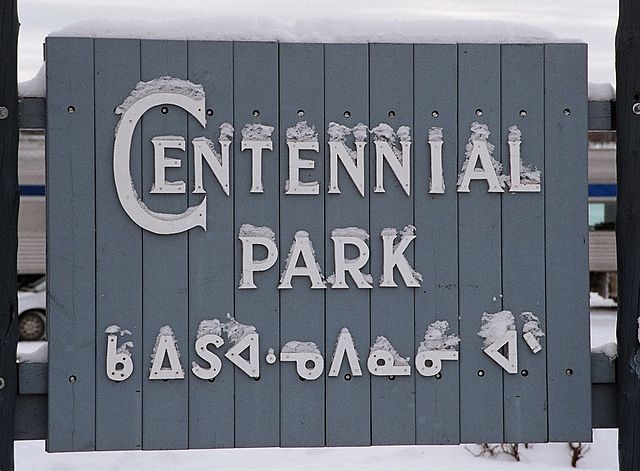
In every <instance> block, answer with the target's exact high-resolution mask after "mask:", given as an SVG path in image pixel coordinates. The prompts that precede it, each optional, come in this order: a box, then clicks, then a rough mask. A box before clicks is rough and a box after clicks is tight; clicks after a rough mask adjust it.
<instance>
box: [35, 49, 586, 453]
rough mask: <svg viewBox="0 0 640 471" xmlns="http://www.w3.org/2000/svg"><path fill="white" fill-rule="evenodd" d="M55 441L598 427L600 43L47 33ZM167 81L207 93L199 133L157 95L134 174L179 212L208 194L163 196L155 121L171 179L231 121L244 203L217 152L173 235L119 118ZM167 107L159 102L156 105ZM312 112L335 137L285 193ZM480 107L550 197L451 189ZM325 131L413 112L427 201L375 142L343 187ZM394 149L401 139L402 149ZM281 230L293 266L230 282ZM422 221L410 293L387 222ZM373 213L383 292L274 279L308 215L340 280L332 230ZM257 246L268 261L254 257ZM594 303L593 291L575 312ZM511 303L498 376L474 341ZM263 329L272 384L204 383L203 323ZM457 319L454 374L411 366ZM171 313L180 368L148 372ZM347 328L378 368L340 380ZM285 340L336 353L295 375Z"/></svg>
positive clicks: (311, 437) (242, 380) (471, 436)
mask: <svg viewBox="0 0 640 471" xmlns="http://www.w3.org/2000/svg"><path fill="white" fill-rule="evenodd" d="M47 53H48V58H49V60H48V97H47V113H48V114H47V116H48V136H47V138H48V141H47V151H48V154H47V164H48V171H47V178H48V181H47V185H48V194H47V198H48V230H49V234H48V241H49V248H48V249H49V267H48V273H49V300H48V307H49V329H50V331H49V340H50V351H49V355H50V368H49V423H48V427H49V431H48V449H49V450H50V451H66V450H69V451H71V450H93V449H98V450H114V449H142V448H144V449H171V448H216V447H234V446H235V447H251V446H353V445H370V444H416V443H417V444H434V443H460V442H481V441H493V442H500V441H509V442H544V441H568V440H572V441H585V440H587V439H588V438H589V437H590V433H591V423H590V421H589V417H591V415H590V414H591V401H590V386H589V383H590V381H589V371H590V363H589V342H588V318H587V317H585V316H584V315H583V313H584V312H586V304H585V303H586V299H587V297H586V292H587V283H586V281H587V280H586V278H585V277H586V261H587V246H586V241H587V239H586V230H587V222H586V201H587V199H586V188H587V179H586V148H585V144H584V143H585V142H586V126H587V121H586V118H587V106H586V105H587V101H586V72H585V64H586V59H585V58H586V47H585V46H584V45H576V44H553V45H545V44H540V45H478V44H460V45H455V44H453V45H411V44H386V45H381V44H370V45H367V44H358V45H348V44H343V45H336V44H332V45H323V44H277V43H251V42H238V43H230V42H227V43H224V42H201V41H198V42H189V41H138V40H106V39H96V40H92V39H71V38H49V39H48V40H47ZM163 75H171V76H173V77H176V78H180V79H184V80H190V81H191V82H193V83H197V84H202V85H203V87H204V90H205V93H206V106H207V122H208V126H207V128H205V129H204V130H203V129H202V127H201V126H200V124H199V123H198V122H197V120H196V119H195V118H193V117H190V116H188V115H187V113H186V112H185V111H184V110H181V109H179V108H175V107H168V108H167V109H166V110H162V109H161V108H159V107H157V108H154V109H152V110H150V111H149V112H148V113H147V114H145V116H144V117H143V119H142V121H141V124H140V125H139V126H138V128H137V129H136V132H135V134H134V142H133V143H132V147H131V162H130V172H131V176H132V180H133V183H134V185H135V186H136V190H137V191H138V194H140V195H141V198H142V200H143V201H144V203H145V204H147V205H148V206H149V207H150V208H151V209H153V210H154V211H164V212H179V211H183V210H184V209H185V208H186V207H187V206H191V205H194V204H197V203H199V202H200V201H201V198H202V197H201V195H195V194H192V193H191V192H189V193H188V194H181V195H158V194H151V193H150V189H151V185H152V183H153V181H154V175H153V174H154V167H153V159H154V157H153V156H154V148H153V145H152V143H151V138H152V137H154V136H166V135H178V136H183V137H184V138H185V140H186V142H187V151H186V152H184V153H182V152H181V151H178V150H174V151H173V153H172V156H176V157H180V158H181V160H182V165H181V168H180V169H168V170H167V175H168V176H170V179H171V180H184V181H185V182H187V187H190V186H191V185H192V182H193V178H194V177H193V175H194V168H193V160H192V159H193V148H192V147H191V140H192V139H193V138H195V137H199V136H203V135H204V136H206V137H208V138H209V139H211V140H212V141H213V142H214V143H215V144H216V145H217V144H218V141H217V140H218V134H219V126H220V124H221V123H223V122H229V123H231V124H232V125H233V126H234V128H235V135H234V139H233V141H234V142H233V144H232V147H231V149H232V151H231V169H232V170H231V178H230V196H226V195H225V194H224V193H223V192H222V191H221V189H220V186H219V184H218V182H217V181H216V180H215V177H214V176H213V175H212V174H211V172H209V169H208V168H206V167H205V173H204V186H205V188H206V189H207V198H208V214H207V216H208V218H209V224H208V226H209V228H208V230H207V231H206V232H205V231H203V230H202V229H200V228H196V229H192V230H190V231H189V232H188V233H182V234H174V235H165V236H160V235H157V234H152V233H149V232H147V231H144V230H143V229H141V228H139V227H138V226H136V225H135V224H134V223H133V222H132V221H131V220H130V219H129V217H128V216H127V214H126V213H125V212H124V211H123V209H122V208H121V207H120V205H119V202H118V197H117V195H116V190H115V187H114V184H113V170H112V154H113V136H114V130H115V125H116V123H117V119H118V116H117V115H115V114H114V112H113V111H114V109H115V108H116V107H117V106H118V105H120V104H121V103H122V102H123V100H124V99H125V98H126V97H127V95H128V94H129V93H130V92H131V90H133V89H134V87H135V86H136V84H137V83H138V81H140V80H150V79H153V78H157V77H160V76H163ZM163 111H164V112H163ZM302 120H306V121H307V122H308V123H309V124H310V125H314V126H315V128H316V131H317V132H318V141H319V152H309V151H303V158H305V159H312V160H314V161H315V167H314V168H313V169H302V170H301V171H300V176H301V177H300V179H301V180H302V181H318V182H319V187H320V191H319V194H317V195H288V194H285V186H286V184H287V182H286V180H287V179H288V178H289V175H288V159H289V149H288V146H287V142H286V140H287V137H286V131H287V128H289V127H291V126H294V125H295V124H296V123H297V122H299V121H302ZM474 121H478V122H480V123H482V124H487V125H488V126H489V130H490V131H491V136H490V138H489V141H490V142H491V143H492V144H493V145H495V150H494V152H493V157H494V158H495V159H496V160H497V161H502V163H503V165H504V166H505V169H506V170H507V173H508V164H509V147H508V144H507V140H508V133H509V129H508V128H509V127H510V126H512V125H517V126H518V128H519V129H520V130H521V131H522V147H521V150H522V155H523V158H524V159H525V161H526V163H527V164H533V165H535V166H536V167H537V168H538V169H540V170H541V171H542V191H540V192H534V193H522V194H513V193H509V192H508V191H507V192H505V193H488V192H487V191H486V190H487V185H486V183H484V182H472V183H471V186H470V190H471V191H470V192H469V193H457V192H456V191H455V183H456V179H457V176H458V173H459V172H460V169H461V165H462V162H463V161H464V158H465V145H466V144H467V141H468V139H469V136H470V126H471V123H472V122H474ZM330 122H337V123H340V124H344V125H346V126H354V125H355V124H357V123H359V122H361V123H364V124H366V125H367V126H370V127H374V126H377V125H378V124H379V123H387V124H389V125H391V126H392V127H393V128H394V129H397V128H398V127H399V126H403V125H406V126H410V127H411V137H412V147H411V159H412V160H411V193H410V195H407V194H406V192H405V190H404V188H403V187H402V186H401V185H400V184H399V183H398V180H397V179H396V177H395V175H394V174H393V172H392V171H391V168H390V167H389V166H388V165H386V164H385V168H384V182H385V190H386V191H385V193H379V192H377V193H374V191H373V186H374V184H375V181H376V168H375V158H376V152H375V145H374V142H373V136H372V135H370V136H369V138H368V143H367V147H366V150H365V156H366V158H365V166H366V167H365V194H364V197H362V196H361V195H360V193H359V191H358V189H357V188H356V186H355V185H354V184H353V182H352V181H351V179H350V178H349V176H348V174H347V173H346V171H344V168H343V167H340V170H339V182H340V190H341V193H340V194H335V193H334V194H329V193H327V189H328V186H329V178H330V166H329V146H328V136H327V134H326V129H327V126H328V125H329V123H330ZM248 123H262V124H268V125H270V126H273V127H274V128H275V129H274V131H273V133H272V136H271V139H272V141H273V151H269V150H265V151H264V152H263V157H262V160H263V162H262V180H263V185H264V192H263V193H251V192H249V189H250V188H251V183H252V182H251V179H252V172H251V154H250V151H246V150H245V151H242V150H241V145H240V141H241V130H242V127H243V126H244V125H245V124H248ZM431 127H439V128H442V134H443V141H444V143H443V148H442V157H443V161H442V167H443V175H444V180H445V184H446V190H445V192H444V193H443V194H430V193H429V172H430V147H429V144H428V142H427V135H428V131H429V129H430V128H431ZM397 145H398V147H399V144H397ZM245 223H249V224H253V225H255V226H269V227H271V228H272V229H273V230H274V232H275V237H276V243H277V245H278V247H279V249H280V259H279V263H276V265H275V266H273V267H272V268H271V269H270V270H268V271H266V272H261V273H259V274H257V275H256V279H257V280H258V282H257V283H256V284H257V286H258V288H257V289H253V290H246V289H238V282H239V279H240V274H241V272H242V244H241V243H240V241H239V240H238V233H239V230H240V227H241V226H242V225H243V224H245ZM407 225H414V226H415V227H416V234H417V238H416V239H415V241H413V242H412V244H411V245H410V247H409V248H408V249H407V251H406V252H405V254H406V256H407V259H408V261H409V263H410V265H411V266H413V267H415V269H416V270H417V271H419V272H421V273H422V275H423V279H424V280H423V282H422V285H421V287H419V288H409V287H406V286H405V285H404V283H402V281H401V277H400V275H399V273H398V272H397V271H396V274H395V277H396V281H397V282H398V284H399V286H398V287H397V288H380V287H379V286H378V282H379V279H380V276H381V274H382V240H381V238H380V232H381V230H382V229H384V228H386V227H397V228H398V229H402V228H403V227H404V226H407ZM349 226H357V227H359V228H362V229H364V230H366V231H367V232H368V233H369V234H370V240H369V241H368V244H369V247H370V251H371V258H370V260H369V263H368V264H367V265H366V266H365V267H364V268H363V272H364V273H371V275H372V277H373V285H374V287H373V289H357V288H356V287H355V286H353V281H352V280H351V279H350V278H349V277H348V278H347V281H348V282H349V284H350V286H351V288H349V289H346V290H338V289H331V288H328V289H326V290H312V289H310V287H309V283H308V281H307V280H304V279H298V278H295V277H294V281H293V289H290V290H278V289H277V284H278V279H279V276H280V272H281V271H282V270H284V267H285V257H286V252H287V250H288V248H289V246H290V244H291V242H292V240H293V238H294V234H295V233H296V231H298V230H305V231H307V232H308V233H309V235H310V237H311V240H312V241H313V244H314V249H315V255H316V259H317V261H318V263H319V266H320V269H321V270H322V273H323V274H324V275H325V276H329V275H330V274H332V273H333V272H334V271H335V267H334V258H333V248H334V244H333V241H332V240H331V232H332V230H333V229H334V228H338V227H342V228H344V227H349ZM257 256H258V257H259V256H260V255H259V254H257ZM581 303H583V304H585V305H584V306H583V305H582V304H581ZM502 309H508V310H512V311H513V312H514V315H515V317H516V329H517V331H518V340H517V342H518V359H519V368H518V372H517V374H515V375H511V374H508V373H506V372H505V371H504V370H502V369H501V368H500V367H499V366H498V365H497V364H496V363H495V362H493V361H492V360H491V358H489V356H487V355H485V354H484V353H483V352H482V339H481V338H480V337H478V335H477V332H478V330H479V329H480V325H481V317H482V314H483V312H484V311H488V312H496V311H500V310H502ZM523 311H532V312H533V313H534V314H535V315H537V316H538V318H539V319H540V324H541V327H542V329H543V330H544V331H545V332H546V336H545V337H543V338H542V340H541V344H542V347H543V348H542V351H541V352H539V353H536V354H533V353H532V351H531V350H530V349H529V347H528V346H527V344H526V342H525V341H524V339H523V338H522V335H521V334H522V333H523V332H522V327H523V322H522V319H521V318H520V317H519V315H520V313H521V312H523ZM227 313H229V314H230V315H232V316H235V317H236V318H237V319H238V321H239V322H242V323H245V324H250V325H253V326H255V327H256V329H257V331H258V333H259V335H260V347H259V357H260V377H259V378H250V377H249V376H247V375H246V374H245V373H244V372H242V371H241V370H239V369H238V368H235V367H234V366H233V365H232V364H231V363H230V362H229V361H228V360H226V359H225V358H224V353H225V352H226V351H227V350H228V348H229V347H230V343H229V342H226V343H225V345H223V346H221V347H220V348H219V349H217V351H216V353H217V354H218V356H219V357H220V358H221V359H222V360H223V367H222V370H221V372H220V374H218V375H217V376H216V378H215V380H210V381H206V380H201V379H199V378H197V377H196V376H194V375H193V374H191V362H192V361H200V362H201V360H200V358H199V357H198V356H197V355H196V352H195V350H194V343H195V339H196V335H197V329H198V325H199V322H200V321H201V320H203V319H213V318H218V319H225V317H226V315H227ZM436 320H446V321H447V322H448V323H449V326H450V328H451V332H452V333H455V334H458V335H460V337H461V344H460V347H459V351H460V356H459V360H457V361H445V362H443V366H442V370H441V372H440V373H439V376H434V377H424V376H421V375H419V374H417V372H416V370H415V367H414V364H413V361H414V358H415V354H416V351H417V349H418V347H419V345H420V342H421V341H422V340H423V337H424V332H425V329H426V327H427V325H428V324H430V323H432V322H434V321H436ZM113 324H117V325H119V326H120V327H122V328H123V329H128V330H130V331H131V332H132V336H131V338H130V339H129V338H127V339H122V340H119V342H123V341H125V340H132V341H133V343H134V347H133V348H132V349H131V353H132V359H133V362H134V365H135V366H134V371H133V374H132V376H131V377H130V378H128V379H127V380H125V381H122V382H114V381H110V380H108V378H107V377H106V375H105V367H104V365H105V352H106V341H107V336H106V335H105V333H104V331H105V328H107V327H108V326H110V325H113ZM164 325H170V326H171V327H172V329H173V332H174V333H175V335H176V339H177V341H178V345H179V348H180V353H181V361H182V366H183V368H184V370H185V373H186V376H185V379H182V380H171V381H166V382H165V381H151V380H149V379H148V377H149V368H150V365H151V361H150V354H151V350H152V349H153V345H154V342H155V338H156V335H157V334H158V331H159V329H160V328H161V327H162V326H164ZM343 327H348V328H349V330H350V332H351V335H352V337H353V340H354V342H355V347H356V350H357V352H358V354H359V357H360V364H361V368H362V371H363V375H362V376H355V375H354V376H352V375H351V374H350V373H351V370H350V369H349V366H348V363H347V362H346V361H345V362H343V364H342V367H341V370H340V372H339V374H338V375H337V376H331V377H330V376H328V373H329V365H330V363H331V356H332V354H333V351H334V348H335V342H336V339H337V337H338V335H339V333H340V331H341V329H342V328H343ZM379 335H384V336H386V337H387V338H388V339H389V341H390V342H391V344H392V345H393V346H394V347H395V348H396V350H398V352H399V353H400V355H401V356H403V357H407V356H409V357H411V361H410V364H411V370H412V371H411V375H410V376H401V375H399V376H396V377H394V378H393V379H391V378H388V377H385V376H373V375H370V374H369V372H368V371H367V356H368V354H369V348H370V346H371V345H372V343H373V342H374V340H375V339H376V337H377V336H379ZM290 340H300V341H311V342H314V343H315V344H316V345H317V346H318V348H319V350H320V352H321V353H322V354H323V355H324V358H325V371H324V373H323V374H322V375H321V376H320V377H319V378H318V379H316V380H313V381H308V380H307V381H302V380H301V379H300V378H299V377H298V375H297V374H296V369H295V366H294V365H293V364H291V363H281V362H279V361H276V362H275V363H271V362H267V361H266V356H267V353H268V351H269V349H270V348H273V349H274V351H275V353H276V356H278V354H279V352H280V349H281V348H282V347H283V345H284V344H285V343H287V342H288V341H290Z"/></svg>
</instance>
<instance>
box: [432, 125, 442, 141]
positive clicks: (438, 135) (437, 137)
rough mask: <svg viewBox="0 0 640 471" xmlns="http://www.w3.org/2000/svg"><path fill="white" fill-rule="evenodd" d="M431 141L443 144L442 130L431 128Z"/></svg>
mask: <svg viewBox="0 0 640 471" xmlns="http://www.w3.org/2000/svg"><path fill="white" fill-rule="evenodd" d="M429 141H430V142H442V128H438V127H432V128H429Z"/></svg>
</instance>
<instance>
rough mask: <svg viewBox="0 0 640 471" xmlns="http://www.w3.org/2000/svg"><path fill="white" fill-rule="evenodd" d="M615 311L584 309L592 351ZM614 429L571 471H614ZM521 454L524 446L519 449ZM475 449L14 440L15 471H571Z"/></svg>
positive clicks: (566, 457)
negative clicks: (72, 446)
mask: <svg viewBox="0 0 640 471" xmlns="http://www.w3.org/2000/svg"><path fill="white" fill-rule="evenodd" d="M615 327H616V311H615V310H613V309H594V310H592V311H591V346H592V347H596V346H599V345H602V344H606V343H609V342H614V341H615ZM40 346H41V343H39V342H23V343H22V344H21V345H20V346H19V352H22V353H23V354H24V356H25V357H29V355H28V354H29V353H30V352H34V351H36V350H37V349H38V347H40ZM617 439H618V433H617V430H615V429H613V430H604V429H603V430H594V434H593V444H591V445H589V446H590V450H589V452H588V453H587V454H586V455H585V457H584V458H583V459H581V460H580V461H579V462H578V469H589V470H616V469H618V464H617V462H618V458H617ZM521 448H523V447H521ZM477 451H478V447H477V446H467V447H465V446H411V447H401V446H392V447H371V448H295V449H293V448H289V449H281V448H274V449H237V450H191V451H136V452H93V453H59V454H47V453H46V452H45V451H44V441H24V442H16V444H15V454H16V458H15V460H16V470H17V471H58V470H60V471H86V470H92V471H103V470H104V471H107V470H108V471H132V470H135V471H145V470H149V471H164V470H167V471H169V470H171V471H187V470H205V469H216V470H220V471H223V470H224V471H226V470H228V471H240V470H243V471H244V470H260V471H266V470H278V471H287V470H291V471H300V470H301V469H304V470H305V471H315V470H331V471H340V470H360V469H366V470H367V471H376V470H381V471H382V470H384V471H392V470H398V471H412V470H420V471H424V470H427V471H431V470H433V471H441V470H442V471H444V470H447V471H453V470H463V471H466V470H472V471H503V470H504V471H528V470H530V471H560V470H567V471H568V470H571V469H574V468H571V465H570V456H571V455H570V450H569V447H568V445H567V444H565V443H554V444H544V445H542V444H541V445H532V446H530V448H529V449H522V450H521V462H520V463H516V462H515V461H514V460H513V459H512V458H511V457H509V456H506V455H499V456H497V457H493V458H489V457H479V458H478V457H475V456H473V455H472V454H471V453H470V452H477Z"/></svg>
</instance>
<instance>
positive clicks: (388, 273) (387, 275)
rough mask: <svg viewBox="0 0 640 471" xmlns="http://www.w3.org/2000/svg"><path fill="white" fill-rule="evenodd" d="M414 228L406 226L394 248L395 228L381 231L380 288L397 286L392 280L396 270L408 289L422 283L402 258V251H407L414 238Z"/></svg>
mask: <svg viewBox="0 0 640 471" xmlns="http://www.w3.org/2000/svg"><path fill="white" fill-rule="evenodd" d="M414 231H415V227H413V226H407V227H405V228H404V230H403V231H401V232H400V235H401V238H400V242H398V243H397V244H396V245H395V246H394V245H393V243H394V241H395V239H396V236H397V235H398V231H397V229H395V228H387V229H383V230H382V232H381V234H380V235H381V236H382V253H383V268H382V279H381V280H380V286H382V287H390V288H395V287H396V286H398V285H397V284H396V282H395V281H394V279H393V269H394V268H395V267H397V268H398V271H399V272H400V275H402V279H403V280H404V283H405V284H406V285H407V286H408V287H410V288H417V287H419V286H420V281H422V275H421V274H420V273H418V272H416V271H415V270H414V269H413V268H411V266H410V265H409V262H408V261H407V259H406V258H405V256H404V251H405V250H406V249H407V247H408V246H409V244H410V243H411V241H412V240H413V239H415V238H416V236H415V234H414Z"/></svg>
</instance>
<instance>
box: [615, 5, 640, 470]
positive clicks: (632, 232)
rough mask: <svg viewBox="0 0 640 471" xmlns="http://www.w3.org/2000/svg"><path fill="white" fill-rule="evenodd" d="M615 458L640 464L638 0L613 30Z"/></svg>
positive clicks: (624, 8)
mask: <svg viewBox="0 0 640 471" xmlns="http://www.w3.org/2000/svg"><path fill="white" fill-rule="evenodd" d="M616 77H617V96H616V119H617V138H618V143H617V171H618V209H617V222H616V231H617V235H616V238H617V245H618V328H617V339H618V361H617V367H616V375H617V383H618V408H619V409H618V416H619V436H618V449H619V454H618V459H619V463H620V470H621V471H630V470H640V344H639V343H638V316H639V315H640V305H639V299H640V3H638V2H637V1H636V0H620V10H619V20H618V31H617V33H616Z"/></svg>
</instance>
